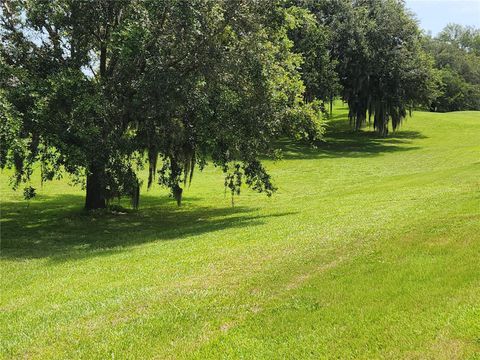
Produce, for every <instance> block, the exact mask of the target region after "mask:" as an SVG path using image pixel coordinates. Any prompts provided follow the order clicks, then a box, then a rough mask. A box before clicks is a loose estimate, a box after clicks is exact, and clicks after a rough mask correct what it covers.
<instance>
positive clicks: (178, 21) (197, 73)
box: [0, 0, 319, 209]
mask: <svg viewBox="0 0 480 360" xmlns="http://www.w3.org/2000/svg"><path fill="white" fill-rule="evenodd" d="M1 11H2V13H1V26H2V28H1V36H2V45H1V50H0V51H1V63H0V71H1V75H2V76H1V88H2V92H1V94H0V99H1V100H0V104H1V106H2V110H3V112H2V119H1V120H2V124H1V134H0V136H1V137H2V139H1V140H2V143H3V144H2V145H3V146H2V153H1V166H2V167H5V166H12V165H13V166H14V167H15V170H16V175H15V178H14V185H15V186H18V184H19V183H20V182H22V181H28V180H29V178H30V175H31V173H32V165H33V164H34V163H39V164H41V169H42V180H50V179H52V178H54V177H55V176H61V174H62V172H67V173H70V174H72V175H73V176H74V178H75V179H77V180H78V181H79V182H83V181H84V180H85V187H86V201H85V207H86V208H87V209H96V208H103V207H105V206H106V205H107V203H108V201H109V200H110V199H112V198H114V197H120V196H124V195H128V196H130V197H131V198H132V199H133V202H134V206H138V197H139V188H140V179H139V178H138V176H137V172H138V169H139V168H141V166H142V164H143V163H144V162H145V161H147V162H148V166H149V179H148V185H149V186H150V185H151V184H152V182H153V181H154V179H155V177H156V175H157V174H158V181H159V182H160V183H161V184H162V185H165V186H167V187H169V188H170V189H171V192H172V194H173V195H174V197H175V198H176V199H177V201H178V203H180V201H181V197H182V186H183V185H182V184H184V183H186V182H187V181H190V180H191V177H192V175H193V171H194V168H195V167H200V168H202V167H203V166H204V165H205V164H206V162H207V161H212V162H213V163H214V164H215V165H216V166H220V167H222V169H223V170H224V172H225V174H226V180H225V185H226V187H228V188H229V189H230V190H231V191H232V193H237V192H239V190H240V186H241V184H242V183H246V184H247V185H248V186H250V187H251V188H253V189H255V190H257V191H265V192H266V193H267V194H271V193H272V191H274V189H275V188H274V186H273V184H272V182H271V179H270V176H269V175H268V173H267V172H266V171H265V169H264V167H263V166H262V164H261V163H260V161H259V156H260V155H273V154H275V147H274V140H275V139H276V138H278V137H279V136H280V135H284V134H289V135H295V136H298V135H301V136H306V137H309V138H314V137H315V136H317V135H318V133H319V131H318V130H319V128H318V120H319V119H318V116H319V114H318V111H317V110H316V109H315V107H314V106H313V105H312V104H308V103H306V102H305V100H304V97H303V92H304V85H303V83H302V81H301V75H300V73H299V71H298V68H299V65H300V62H301V57H300V56H298V55H295V54H294V53H293V52H292V51H291V48H292V42H291V41H290V40H289V39H288V34H287V30H288V26H287V21H286V16H285V10H284V9H283V8H282V7H281V6H278V4H277V3H276V2H271V1H268V2H267V1H265V2H263V1H260V2H259V1H254V0H223V1H222V0H188V1H186V0H144V1H139V0H117V1H109V0H90V1H77V0H32V1H30V0H6V1H4V2H2V7H1ZM159 158H160V160H161V164H160V165H159V166H157V160H158V159H159Z"/></svg>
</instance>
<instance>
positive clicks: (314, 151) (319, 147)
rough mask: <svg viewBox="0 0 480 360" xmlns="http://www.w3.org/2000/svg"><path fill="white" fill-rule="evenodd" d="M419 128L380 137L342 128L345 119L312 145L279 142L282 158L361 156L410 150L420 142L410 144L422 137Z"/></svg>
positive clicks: (286, 141)
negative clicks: (414, 144)
mask: <svg viewBox="0 0 480 360" xmlns="http://www.w3.org/2000/svg"><path fill="white" fill-rule="evenodd" d="M347 124H348V123H347ZM425 138H426V136H424V135H422V134H421V133H420V132H418V131H411V130H404V131H397V132H395V133H391V134H389V135H388V137H381V136H379V135H378V134H376V133H375V132H373V131H363V130H360V131H352V130H350V129H345V121H342V122H341V123H340V124H338V125H334V127H332V128H331V129H330V130H329V131H328V132H327V133H326V134H325V137H324V139H323V141H319V142H317V143H316V144H315V146H312V145H311V144H308V143H306V142H298V141H297V142H293V141H290V140H283V141H281V142H280V146H281V147H282V149H283V151H282V154H283V159H291V160H294V159H321V158H342V157H350V158H361V157H371V156H378V155H381V154H383V153H391V152H397V151H412V150H416V149H419V148H420V147H419V146H413V145H410V144H411V143H412V140H414V139H425Z"/></svg>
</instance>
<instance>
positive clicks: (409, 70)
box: [333, 0, 435, 136]
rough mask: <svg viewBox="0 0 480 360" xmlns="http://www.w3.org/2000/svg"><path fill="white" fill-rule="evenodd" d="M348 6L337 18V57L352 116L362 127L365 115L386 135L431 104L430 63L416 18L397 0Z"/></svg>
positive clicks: (374, 0)
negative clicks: (419, 107) (414, 111)
mask: <svg viewBox="0 0 480 360" xmlns="http://www.w3.org/2000/svg"><path fill="white" fill-rule="evenodd" d="M349 4H350V3H346V4H344V8H345V11H344V13H343V14H341V15H340V16H338V17H337V18H335V19H334V20H333V24H334V26H336V27H337V28H338V30H337V36H338V37H337V48H336V56H337V58H338V59H339V66H338V72H339V76H340V79H341V83H342V86H343V91H342V96H343V98H344V99H345V100H346V101H347V102H348V105H349V108H350V113H349V117H350V120H351V121H352V123H353V125H354V127H355V128H356V129H359V128H360V127H361V126H363V125H364V124H365V123H366V120H367V117H368V119H369V121H370V119H371V118H372V117H373V126H374V128H375V129H376V130H377V131H378V132H379V133H380V134H381V135H384V136H385V135H387V134H388V129H389V123H391V126H392V128H393V130H395V129H396V128H397V127H398V126H399V125H400V123H401V122H402V120H403V119H404V118H405V117H406V115H407V112H408V111H411V110H412V109H413V108H414V107H415V106H416V105H417V104H422V103H428V102H429V101H430V95H431V94H432V93H433V91H434V89H435V83H434V78H433V76H432V71H431V70H432V64H431V60H430V59H429V57H428V56H427V55H426V54H425V53H424V51H422V48H421V42H420V39H421V37H420V32H419V30H418V27H417V25H416V23H415V21H414V20H413V19H412V17H411V16H410V14H408V12H407V11H406V10H405V7H404V4H403V2H401V1H396V0H359V1H355V2H354V3H353V5H352V6H350V5H349Z"/></svg>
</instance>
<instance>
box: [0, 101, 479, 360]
mask: <svg viewBox="0 0 480 360" xmlns="http://www.w3.org/2000/svg"><path fill="white" fill-rule="evenodd" d="M345 112H346V109H345V108H340V109H337V111H336V115H335V119H334V120H333V121H332V122H331V124H330V127H329V132H328V134H327V142H326V143H325V144H323V145H321V146H320V147H319V148H318V149H311V148H307V147H305V146H302V145H298V144H293V143H285V144H284V148H285V156H284V160H282V161H279V162H276V163H271V162H270V163H267V165H268V168H269V169H270V170H271V173H272V175H273V177H274V180H275V183H276V185H277V186H278V187H279V191H278V193H277V194H275V195H274V196H273V197H272V198H267V197H265V196H263V195H261V194H256V193H253V192H251V191H247V190H244V191H243V193H242V195H241V196H240V197H238V198H236V199H235V207H234V208H232V207H231V206H230V197H229V196H228V195H227V196H226V197H225V196H224V191H223V178H222V176H221V174H220V172H219V171H218V170H215V169H212V168H207V169H206V170H205V171H204V173H203V174H201V175H200V174H198V173H197V174H196V176H195V178H194V181H193V184H192V187H191V188H190V189H189V190H188V191H187V192H186V194H185V200H184V206H182V207H181V208H177V207H176V205H175V203H174V201H173V200H172V199H169V198H168V197H167V196H166V195H167V192H166V191H165V190H164V189H160V188H159V187H154V188H153V189H152V190H150V191H149V192H148V193H147V192H146V191H144V193H143V196H142V198H141V209H140V211H138V212H130V213H128V214H123V215H93V216H87V215H84V214H82V213H81V208H82V206H83V202H84V198H83V192H82V191H81V190H80V189H79V188H74V187H71V186H69V185H68V183H67V181H55V182H53V183H48V184H45V185H44V187H43V189H39V190H38V192H39V196H38V198H37V199H35V200H33V201H31V202H30V204H29V205H28V206H27V203H26V202H24V201H22V200H21V191H19V192H17V193H13V192H12V191H11V190H10V189H9V187H8V181H7V179H8V174H7V173H4V174H2V177H1V180H2V183H1V190H2V216H1V247H2V252H1V255H2V265H1V273H2V278H1V283H2V288H1V300H0V306H1V315H0V316H1V320H0V331H1V350H0V353H1V355H2V357H4V358H71V359H80V358H82V359H92V358H99V359H106V358H112V359H113V358H115V359H123V358H150V357H152V358H159V359H164V358H198V359H205V358H248V359H250V358H258V359H265V358H296V359H304V358H312V359H317V358H325V357H327V358H328V357H331V358H343V359H345V358H388V359H392V358H421V359H424V358H431V359H442V358H444V359H455V358H458V359H463V358H479V357H480V113H478V112H459V113H449V114H435V113H422V112H417V113H415V114H414V116H413V118H411V119H408V120H407V122H406V123H405V124H404V125H403V126H402V128H401V129H400V131H399V132H397V133H396V134H392V135H391V136H389V137H388V138H385V139H384V138H378V137H377V136H376V135H374V134H373V133H371V132H368V131H362V132H359V133H352V132H350V131H348V128H347V125H348V122H347V120H346V119H345ZM37 187H38V188H39V187H40V186H39V185H38V186H37Z"/></svg>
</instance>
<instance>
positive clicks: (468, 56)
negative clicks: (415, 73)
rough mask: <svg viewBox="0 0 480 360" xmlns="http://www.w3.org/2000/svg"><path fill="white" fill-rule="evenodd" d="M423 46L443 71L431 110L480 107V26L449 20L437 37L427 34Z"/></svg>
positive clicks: (475, 108)
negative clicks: (450, 21) (438, 90)
mask: <svg viewBox="0 0 480 360" xmlns="http://www.w3.org/2000/svg"><path fill="white" fill-rule="evenodd" d="M424 47H425V49H426V51H427V52H428V53H429V54H430V55H431V56H432V57H433V58H434V59H435V67H436V68H437V69H438V70H439V74H440V82H441V88H440V92H439V93H438V95H437V96H436V97H435V99H434V101H433V103H432V110H434V111H458V110H480V30H479V29H475V28H473V27H465V26H462V25H458V24H449V25H447V26H446V27H445V29H444V30H442V31H441V32H440V34H438V36H436V37H435V38H432V37H429V36H427V37H426V38H425V40H424Z"/></svg>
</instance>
